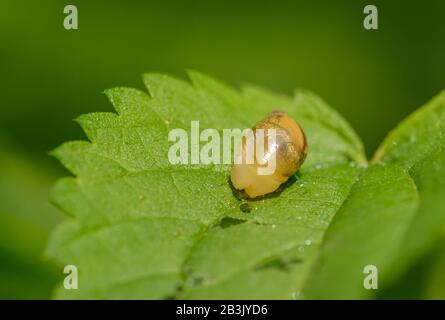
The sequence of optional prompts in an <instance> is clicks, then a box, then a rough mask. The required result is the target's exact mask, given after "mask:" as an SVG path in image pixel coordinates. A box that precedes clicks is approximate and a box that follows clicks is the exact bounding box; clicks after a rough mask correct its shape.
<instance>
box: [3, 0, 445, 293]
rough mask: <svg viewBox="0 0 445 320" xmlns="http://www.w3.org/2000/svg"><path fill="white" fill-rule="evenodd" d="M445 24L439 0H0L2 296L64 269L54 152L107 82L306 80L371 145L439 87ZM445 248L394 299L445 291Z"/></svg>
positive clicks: (282, 84) (444, 78)
mask: <svg viewBox="0 0 445 320" xmlns="http://www.w3.org/2000/svg"><path fill="white" fill-rule="evenodd" d="M67 4H75V5H76V6H77V8H78V10H79V30H76V31H73V30H65V29H64V28H63V18H64V15H63V8H64V6H65V5H67ZM366 4H374V5H376V6H377V8H378V9H379V30H377V31H367V30H365V29H364V28H363V26H362V23H363V19H364V14H363V8H364V6H365V5H366ZM444 22H445V2H444V1H439V0H437V1H432V0H427V1H411V2H409V3H408V2H402V1H352V0H349V1H348V0H343V1H338V0H336V1H329V2H328V1H296V0H294V1H268V2H262V1H258V0H257V1H241V0H238V1H229V0H226V1H221V2H218V1H193V0H189V1H179V0H178V1H168V0H167V1H115V0H113V1H111V0H108V1H91V0H90V1H86V0H85V1H61V0H59V1H55V0H52V1H51V0H44V1H21V0H2V1H1V2H0V70H1V75H2V77H1V80H0V86H1V90H0V104H1V113H0V157H1V158H0V219H1V223H0V298H47V297H50V295H51V290H52V288H53V287H54V284H55V283H56V282H57V281H58V280H59V279H60V278H61V276H62V272H61V270H59V269H57V268H56V267H55V266H53V265H51V263H49V262H48V261H46V260H45V256H44V253H43V251H44V247H45V243H46V239H47V236H48V232H49V231H50V230H51V228H52V227H53V226H54V225H55V224H56V223H57V222H58V221H59V220H60V219H62V215H61V214H59V213H57V212H56V210H55V209H53V208H52V207H51V206H50V205H49V204H48V203H47V194H48V189H49V187H50V186H51V184H52V183H53V182H54V181H55V179H57V177H60V176H62V175H64V174H66V172H64V171H63V169H62V168H61V166H60V165H59V164H58V163H57V162H56V161H55V160H53V159H52V158H50V157H49V156H48V155H47V154H48V151H49V150H51V149H53V148H54V147H56V146H57V145H59V144H60V143H62V142H63V141H66V140H72V139H83V138H84V135H83V134H82V132H81V130H80V128H79V127H78V126H77V125H76V124H75V123H74V122H73V121H72V119H73V118H75V117H77V116H78V115H79V114H82V113H86V112H92V111H111V110H112V107H111V104H110V103H108V101H107V100H106V98H105V96H104V95H103V94H101V92H102V91H103V90H104V89H106V88H110V87H114V86H122V85H123V86H131V87H136V88H141V89H143V85H142V81H141V80H140V74H142V73H144V72H149V71H159V72H164V73H171V74H174V75H178V76H181V77H185V70H186V69H190V68H192V69H197V70H199V71H202V72H204V73H207V74H210V75H213V76H215V77H218V78H220V79H222V80H224V81H226V82H228V83H230V84H232V85H235V86H237V85H240V84H242V83H244V82H251V83H256V84H259V85H262V86H265V87H268V88H271V89H274V90H276V91H280V92H283V93H288V94H291V93H292V91H293V90H294V89H295V88H296V87H304V88H307V89H310V90H312V91H314V92H316V93H317V94H319V95H320V96H322V97H323V98H324V99H325V100H326V101H327V102H328V103H329V104H330V105H331V106H333V107H334V108H335V109H337V110H338V111H339V112H340V113H341V114H342V115H343V116H344V117H345V118H346V119H347V120H348V121H349V122H350V123H351V124H352V126H353V127H354V128H355V130H356V131H357V132H358V134H359V135H360V136H361V138H362V139H363V141H364V143H365V146H366V150H367V154H368V155H372V153H373V152H374V150H375V149H376V147H377V146H378V144H379V142H380V141H381V140H382V139H383V137H384V136H385V135H386V133H387V132H388V131H389V130H390V129H391V128H393V127H394V126H395V125H397V123H398V122H399V121H400V120H401V119H403V118H404V117H405V116H406V115H408V114H409V113H410V112H412V111H413V110H414V109H416V108H418V107H420V106H421V105H422V104H423V103H424V102H426V101H427V100H428V99H430V98H431V97H433V96H434V95H436V94H437V93H438V92H439V91H440V90H442V89H444V88H445V59H444V58H445V23H444ZM444 239H445V237H444ZM444 241H445V240H444ZM444 247H445V245H443V244H438V249H435V251H434V252H431V253H429V254H428V259H425V261H428V263H427V264H426V263H424V265H423V266H421V267H418V268H417V269H416V272H415V277H414V278H419V279H420V280H418V281H417V282H415V281H411V282H410V283H411V286H410V287H408V288H402V287H398V286H395V288H392V289H391V290H388V295H389V296H391V294H394V295H396V296H397V297H400V296H401V295H402V294H404V295H405V296H409V297H442V298H443V297H444V294H445V293H444V292H443V290H444V289H443V288H442V287H440V286H439V287H438V286H437V285H434V284H435V283H437V282H438V281H439V280H440V279H442V283H443V282H444V279H443V275H442V274H441V273H440V272H439V271H437V270H441V268H440V266H442V267H443V266H444V264H445V262H444V253H443V252H444V251H443V250H442V249H443V248H444ZM422 270H424V272H422ZM435 270H436V271H435ZM442 270H443V268H442ZM407 276H409V277H410V279H413V277H412V275H407ZM438 279H439V280H438ZM439 282H440V281H439ZM400 292H402V293H400Z"/></svg>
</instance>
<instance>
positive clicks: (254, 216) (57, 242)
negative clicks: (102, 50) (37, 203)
mask: <svg viewBox="0 0 445 320" xmlns="http://www.w3.org/2000/svg"><path fill="white" fill-rule="evenodd" d="M190 78H191V81H192V83H191V84H190V83H187V82H184V81H182V80H178V79H175V78H172V77H170V76H166V75H159V74H148V75H145V76H144V77H143V79H144V82H145V84H146V86H147V88H148V90H149V94H146V93H144V92H141V91H138V90H135V89H130V88H116V89H111V90H108V91H106V95H107V96H108V98H109V99H110V101H111V102H112V104H113V106H114V108H115V109H116V111H117V114H115V113H95V114H88V115H83V116H81V117H80V118H78V120H77V121H78V122H79V123H80V125H81V126H82V128H83V129H84V131H85V133H86V134H87V136H88V138H89V140H90V142H85V141H76V142H68V143H65V144H63V145H62V146H61V147H59V148H58V149H56V150H55V151H54V155H55V156H56V157H58V158H59V160H60V161H61V162H62V163H63V164H64V165H65V167H67V168H68V169H69V170H70V171H71V172H72V173H73V174H74V176H75V177H68V178H64V179H62V180H60V181H59V182H58V183H57V185H56V186H55V188H54V190H53V193H52V201H53V203H55V204H56V205H57V206H58V207H59V208H61V209H62V210H63V211H64V212H66V214H68V215H69V216H71V218H72V219H71V221H70V222H67V223H64V224H62V225H61V226H59V227H58V228H57V229H56V230H55V232H54V233H53V236H52V239H51V241H50V244H49V247H48V253H49V254H50V255H51V256H52V257H53V258H55V259H56V260H57V261H58V262H59V263H61V264H74V265H76V266H77V268H78V270H79V289H78V290H65V289H63V288H62V287H60V288H59V290H58V293H57V297H59V298H272V299H277V298H284V299H292V298H294V299H295V298H301V297H304V296H314V297H318V296H320V292H322V291H320V290H325V289H326V288H327V289H328V291H326V293H327V294H328V295H329V296H331V295H332V296H341V297H343V296H352V297H363V296H365V295H366V294H368V293H369V292H368V291H366V290H364V289H363V285H362V281H363V273H362V269H363V264H378V265H379V267H380V268H382V273H383V275H384V277H383V278H382V281H384V279H386V278H387V279H389V280H390V278H393V277H394V275H393V274H391V269H390V268H391V266H392V265H393V262H394V255H396V254H398V253H399V252H400V251H401V247H403V245H402V244H403V241H404V240H405V239H406V236H407V234H408V233H409V232H411V231H410V230H411V229H412V228H413V226H412V223H411V222H412V221H413V219H416V217H417V213H418V210H419V207H421V206H422V200H419V199H422V196H421V195H420V196H419V194H418V190H417V189H416V184H415V182H416V180H415V178H412V174H411V172H408V169H407V168H408V167H407V166H405V165H404V162H403V161H396V160H389V158H388V160H386V158H382V163H381V164H374V165H372V166H370V167H369V168H368V167H367V165H366V159H365V156H364V151H363V147H362V144H361V142H360V140H359V139H358V137H357V135H356V134H355V133H354V131H353V130H352V129H351V128H350V126H349V125H348V124H347V122H345V121H344V120H343V119H342V118H341V117H340V116H339V115H338V114H337V113H336V112H335V111H333V110H332V109H331V108H329V107H328V106H327V105H326V104H325V103H324V102H323V101H322V100H321V99H320V98H318V97H317V96H315V95H314V94H312V93H310V92H308V91H304V90H300V91H298V92H297V93H296V95H295V97H293V98H289V97H286V96H283V95H280V94H276V93H272V92H269V91H267V90H264V89H261V88H258V87H255V86H247V87H245V88H243V90H242V91H241V92H238V91H236V90H233V89H231V88H229V87H227V86H225V85H223V84H221V83H220V82H218V81H217V80H214V79H211V78H209V77H207V76H205V75H202V74H199V73H197V72H191V73H190ZM276 108H280V109H283V110H284V111H286V112H287V113H288V114H289V115H290V116H292V117H293V118H294V119H296V120H297V121H298V122H299V123H300V124H301V126H302V127H303V128H304V130H305V132H306V135H307V137H308V142H309V154H308V158H307V160H306V162H305V163H304V165H303V166H302V168H301V169H300V170H299V172H298V174H296V175H295V176H293V177H291V179H289V181H288V182H287V183H286V184H285V186H283V187H282V188H281V189H280V190H279V191H278V192H276V193H275V194H273V195H271V196H267V197H264V198H261V199H257V200H250V201H240V200H239V199H238V198H237V197H236V196H235V195H234V194H233V192H232V189H231V187H230V183H229V175H230V166H227V165H210V166H209V165H203V164H199V165H179V166H178V165H171V164H170V163H169V162H168V158H167V154H168V149H169V147H170V145H171V144H170V143H169V142H168V140H167V137H168V132H169V130H170V129H173V128H183V129H185V130H187V131H190V122H191V121H192V120H199V121H200V129H201V130H203V129H205V128H215V129H217V130H222V129H224V128H241V129H244V128H249V127H251V126H252V125H253V124H255V123H256V122H257V121H259V120H261V119H262V118H264V117H265V116H266V114H267V113H269V112H270V111H271V110H273V109H276ZM390 154H391V153H390V150H388V151H387V150H384V151H383V152H382V155H384V157H390ZM426 158H428V161H430V160H431V159H432V158H431V157H429V156H427V157H426ZM391 159H392V158H391ZM438 161H439V160H438ZM412 167H413V168H414V167H415V166H412ZM416 172H421V171H416ZM422 174H423V173H419V175H422ZM424 174H426V175H427V176H428V177H429V173H427V172H425V173H424ZM419 179H421V178H419ZM419 181H420V180H419ZM429 182H430V180H429V179H428V178H426V182H425V183H429ZM435 187H436V185H431V186H430V188H431V189H435ZM429 201H430V202H431V201H432V202H431V203H432V205H434V203H435V202H434V199H433V198H431V199H430V200H429ZM430 202H428V203H430ZM427 220H428V219H427ZM382 221H384V223H382ZM428 222H429V220H428ZM427 224H428V223H427V222H425V228H426V227H427ZM410 253H411V251H410ZM407 255H408V253H407ZM342 260H344V261H342ZM338 272H340V274H339V275H340V276H342V277H343V280H341V279H338V280H337V279H336V278H335V277H336V276H337V275H338ZM389 280H388V281H389ZM341 281H344V282H347V283H348V285H346V286H345V288H344V289H342V290H341V289H338V288H336V287H332V284H336V283H342V282H341Z"/></svg>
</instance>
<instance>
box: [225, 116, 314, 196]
mask: <svg viewBox="0 0 445 320" xmlns="http://www.w3.org/2000/svg"><path fill="white" fill-rule="evenodd" d="M258 129H263V130H264V132H265V134H264V135H265V136H266V140H267V138H269V139H270V138H271V135H272V134H273V137H272V138H273V141H274V143H273V144H267V143H266V142H265V143H264V148H265V152H264V154H263V155H261V158H260V159H259V158H258V156H255V157H254V161H253V163H250V164H249V163H246V161H244V162H238V163H237V162H235V164H234V165H233V167H232V172H231V176H230V178H231V181H232V184H233V186H234V187H235V188H236V189H238V190H244V192H245V193H246V195H247V196H248V197H250V198H255V197H259V196H262V195H265V194H268V193H271V192H274V191H275V190H277V189H278V187H279V186H280V185H281V184H282V183H284V182H286V181H287V179H289V177H290V176H292V175H293V174H294V173H295V172H296V171H297V170H298V169H299V168H300V167H301V165H302V164H303V162H304V160H305V158H306V155H307V141H306V136H305V134H304V132H303V130H302V129H301V127H300V126H299V125H298V124H297V123H296V122H295V121H294V120H293V119H292V118H291V117H290V116H288V115H287V114H286V113H285V112H283V111H273V112H272V113H270V114H269V115H268V116H267V117H266V118H265V119H264V120H262V121H260V122H259V123H257V124H256V125H255V127H254V128H253V133H255V132H257V131H258ZM270 129H273V130H270ZM268 132H273V133H269V134H268ZM252 139H255V135H250V136H245V137H244V141H243V143H242V144H241V150H240V154H239V157H243V159H246V153H247V151H246V149H247V146H248V145H249V144H254V143H255V142H254V141H252ZM271 159H274V161H275V163H274V164H275V168H274V170H273V172H271V173H270V174H259V169H260V168H261V167H264V164H265V163H267V162H269V161H271Z"/></svg>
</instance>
